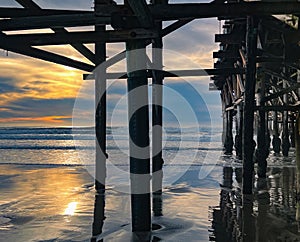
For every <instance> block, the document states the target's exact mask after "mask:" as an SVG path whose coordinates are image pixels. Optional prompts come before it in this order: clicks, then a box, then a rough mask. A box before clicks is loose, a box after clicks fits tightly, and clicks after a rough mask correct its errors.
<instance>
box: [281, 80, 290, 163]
mask: <svg viewBox="0 0 300 242" xmlns="http://www.w3.org/2000/svg"><path fill="white" fill-rule="evenodd" d="M283 88H287V84H286V81H285V80H283ZM283 99H284V104H285V105H288V95H287V94H284V96H283ZM288 114H289V113H288V111H283V115H282V117H283V120H282V121H283V123H282V154H283V156H285V157H288V156H289V150H290V146H291V145H290V139H289V115H288Z"/></svg>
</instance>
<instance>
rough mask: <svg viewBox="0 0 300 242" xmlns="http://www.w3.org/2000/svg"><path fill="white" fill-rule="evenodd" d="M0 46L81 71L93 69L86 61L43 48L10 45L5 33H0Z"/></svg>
mask: <svg viewBox="0 0 300 242" xmlns="http://www.w3.org/2000/svg"><path fill="white" fill-rule="evenodd" d="M0 48H2V49H5V50H8V51H11V52H15V53H18V54H21V55H26V56H30V57H33V58H37V59H41V60H45V61H49V62H52V63H56V64H61V65H65V66H69V67H72V68H75V69H79V70H82V71H88V72H92V71H93V70H94V68H95V67H94V66H93V65H89V64H86V63H83V62H81V61H76V60H73V59H70V58H68V57H64V56H60V55H57V54H54V53H50V52H47V51H44V50H39V49H36V48H33V47H29V46H18V45H11V44H9V43H8V42H7V41H6V38H5V35H4V34H1V37H0Z"/></svg>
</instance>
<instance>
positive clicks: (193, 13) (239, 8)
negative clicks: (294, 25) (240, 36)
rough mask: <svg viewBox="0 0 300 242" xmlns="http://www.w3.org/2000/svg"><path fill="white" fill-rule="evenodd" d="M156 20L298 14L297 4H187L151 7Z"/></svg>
mask: <svg viewBox="0 0 300 242" xmlns="http://www.w3.org/2000/svg"><path fill="white" fill-rule="evenodd" d="M150 10H151V11H152V14H153V15H154V17H155V18H156V19H161V20H177V19H181V18H213V17H222V16H231V17H234V16H247V15H259V16H262V15H272V14H297V13H300V3H299V2H258V1H253V2H239V3H225V4H222V3H221V4H220V3H189V4H168V5H164V7H163V8H162V7H161V6H159V5H157V6H152V7H151V8H150Z"/></svg>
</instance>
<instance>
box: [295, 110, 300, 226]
mask: <svg viewBox="0 0 300 242" xmlns="http://www.w3.org/2000/svg"><path fill="white" fill-rule="evenodd" d="M295 136H296V165H297V186H296V188H297V212H296V220H297V221H298V229H299V230H300V114H298V116H297V120H296V128H295Z"/></svg>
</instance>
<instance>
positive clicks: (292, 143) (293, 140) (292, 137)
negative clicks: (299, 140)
mask: <svg viewBox="0 0 300 242" xmlns="http://www.w3.org/2000/svg"><path fill="white" fill-rule="evenodd" d="M295 131H296V128H295V115H294V113H292V114H291V136H290V140H291V147H292V148H295V147H296V143H295V141H296V137H295V135H296V134H295Z"/></svg>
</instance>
